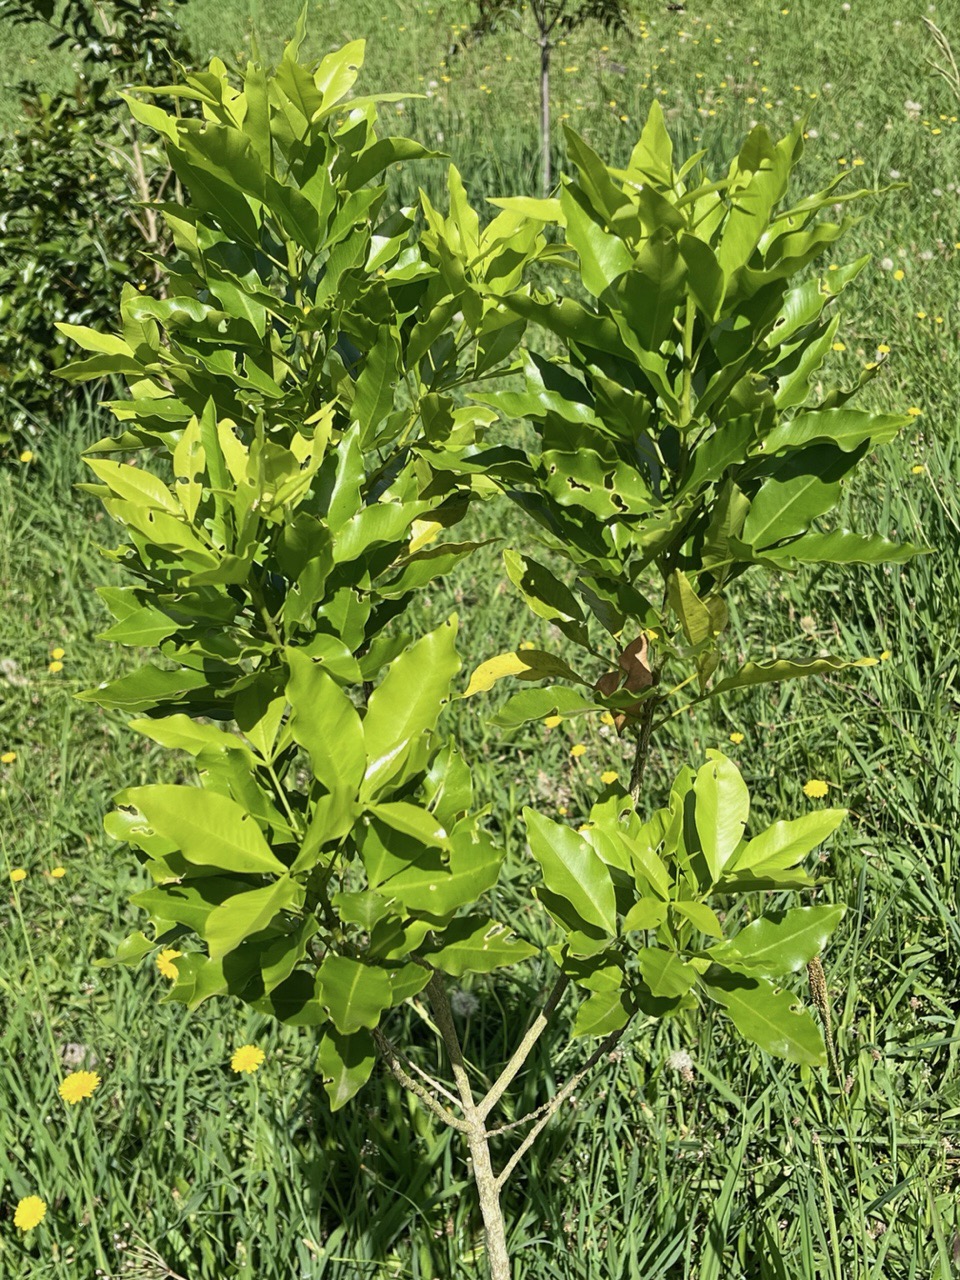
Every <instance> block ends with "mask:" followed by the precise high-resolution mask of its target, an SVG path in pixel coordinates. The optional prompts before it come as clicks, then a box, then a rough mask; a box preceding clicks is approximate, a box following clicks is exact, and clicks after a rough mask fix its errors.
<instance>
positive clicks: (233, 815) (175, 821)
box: [118, 784, 286, 875]
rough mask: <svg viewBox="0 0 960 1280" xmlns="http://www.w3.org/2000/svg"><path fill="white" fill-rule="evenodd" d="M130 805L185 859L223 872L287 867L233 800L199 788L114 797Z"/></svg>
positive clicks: (165, 788) (135, 791) (163, 789)
mask: <svg viewBox="0 0 960 1280" xmlns="http://www.w3.org/2000/svg"><path fill="white" fill-rule="evenodd" d="M118 803H119V804H122V805H134V806H135V807H136V808H137V809H139V810H140V812H141V813H142V814H143V816H144V818H145V819H146V821H147V823H148V825H149V826H150V827H151V828H152V829H153V831H154V832H156V834H157V835H159V836H165V837H166V838H167V839H168V840H171V841H173V843H174V844H175V845H176V847H177V849H179V850H180V852H181V853H182V854H183V856H184V858H186V860H187V862H192V863H195V864H197V865H198V866H208V867H218V868H219V869H220V870H222V871H234V872H240V873H243V872H272V873H274V874H280V875H282V874H283V873H284V872H285V871H286V867H285V866H284V865H283V863H282V862H281V861H280V859H279V858H277V857H275V856H274V854H273V853H272V852H271V849H270V846H269V845H268V844H267V842H266V840H265V839H264V837H263V833H262V832H261V830H260V828H259V827H258V826H257V824H256V822H254V820H253V818H252V817H251V816H250V814H249V813H247V811H246V810H245V809H244V808H243V807H242V806H241V805H239V804H237V802H236V801H235V800H231V799H230V798H229V797H228V796H222V795H218V794H217V793H216V792H215V791H203V790H201V789H200V788H199V787H177V786H167V785H162V784H161V785H157V786H151V787H133V788H131V789H130V790H128V791H124V792H122V793H121V795H120V796H119V797H118Z"/></svg>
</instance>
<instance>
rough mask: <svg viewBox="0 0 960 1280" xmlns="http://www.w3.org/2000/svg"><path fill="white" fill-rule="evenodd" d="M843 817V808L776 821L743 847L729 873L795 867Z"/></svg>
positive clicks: (826, 836) (827, 835)
mask: <svg viewBox="0 0 960 1280" xmlns="http://www.w3.org/2000/svg"><path fill="white" fill-rule="evenodd" d="M846 816H847V810H846V809H815V810H813V812H811V813H805V814H804V815H803V817H802V818H793V819H792V820H791V821H789V822H775V823H774V824H773V825H772V826H770V827H767V829H766V831H761V832H760V834H759V835H756V836H754V837H753V839H752V840H749V841H748V842H747V843H746V844H745V845H744V847H743V850H742V852H741V853H740V855H739V856H738V857H737V858H736V859H734V861H733V863H732V865H731V867H730V868H729V870H732V871H735V872H736V873H740V872H742V871H747V870H750V869H752V868H754V867H759V866H761V865H762V866H763V867H764V868H766V869H767V870H770V869H773V868H776V869H779V868H786V867H795V866H796V865H797V863H798V862H799V861H800V859H801V858H805V857H806V855H807V854H808V853H811V852H812V851H813V850H814V849H816V848H817V847H818V846H819V845H821V844H823V842H824V841H825V840H826V839H828V837H829V836H831V835H833V833H834V831H836V829H837V827H839V825H840V823H841V822H842V821H843V820H844V818H845V817H846Z"/></svg>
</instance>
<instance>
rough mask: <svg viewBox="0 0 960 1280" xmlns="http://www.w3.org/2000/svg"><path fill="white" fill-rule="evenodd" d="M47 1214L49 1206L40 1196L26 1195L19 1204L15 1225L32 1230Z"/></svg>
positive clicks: (14, 1218) (22, 1229)
mask: <svg viewBox="0 0 960 1280" xmlns="http://www.w3.org/2000/svg"><path fill="white" fill-rule="evenodd" d="M46 1216H47V1206H46V1204H45V1203H44V1202H43V1201H42V1200H41V1199H40V1197H39V1196H24V1197H23V1199H22V1200H21V1201H19V1203H18V1204H17V1211H16V1213H15V1214H14V1215H13V1225H14V1226H15V1227H19V1228H20V1230H21V1231H32V1230H33V1228H34V1227H38V1226H39V1225H40V1223H41V1222H42V1221H43V1220H44V1218H45V1217H46Z"/></svg>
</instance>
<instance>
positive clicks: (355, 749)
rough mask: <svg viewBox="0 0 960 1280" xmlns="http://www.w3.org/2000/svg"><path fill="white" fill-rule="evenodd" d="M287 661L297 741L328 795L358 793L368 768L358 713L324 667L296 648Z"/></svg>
mask: <svg viewBox="0 0 960 1280" xmlns="http://www.w3.org/2000/svg"><path fill="white" fill-rule="evenodd" d="M286 658H287V663H288V665H289V668H290V679H289V680H288V681H287V700H288V701H289V703H290V705H291V707H292V708H293V719H292V720H291V724H290V731H291V732H292V734H293V737H294V740H295V741H296V742H298V743H299V744H300V746H301V747H303V748H304V749H305V750H306V752H307V754H308V755H309V756H310V763H311V764H312V766H313V773H314V777H316V778H318V779H319V780H320V781H321V782H322V783H323V785H324V786H325V787H326V788H327V789H328V790H329V791H331V792H341V791H342V792H344V793H351V794H355V793H356V791H357V789H358V788H359V786H360V782H361V780H362V778H363V774H364V770H365V769H366V765H367V756H366V752H365V750H364V740H363V727H362V725H361V722H360V714H359V712H358V711H357V709H356V707H355V706H354V705H353V703H352V702H351V701H350V699H349V698H348V697H347V695H346V694H345V693H344V691H343V690H342V689H341V688H340V686H339V685H338V684H337V682H336V681H335V680H334V679H333V677H332V676H330V675H328V674H327V672H326V671H325V670H324V669H323V665H322V663H320V662H314V661H313V660H312V659H311V658H308V657H307V656H306V655H305V654H303V653H300V652H298V651H297V650H296V649H291V648H288V649H287V650H286Z"/></svg>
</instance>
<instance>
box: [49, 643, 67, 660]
mask: <svg viewBox="0 0 960 1280" xmlns="http://www.w3.org/2000/svg"><path fill="white" fill-rule="evenodd" d="M66 652H67V651H66V649H60V648H59V647H58V648H56V649H51V650H50V657H51V658H53V660H54V662H59V661H60V659H61V658H62V657H64V656H65V655H66Z"/></svg>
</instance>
